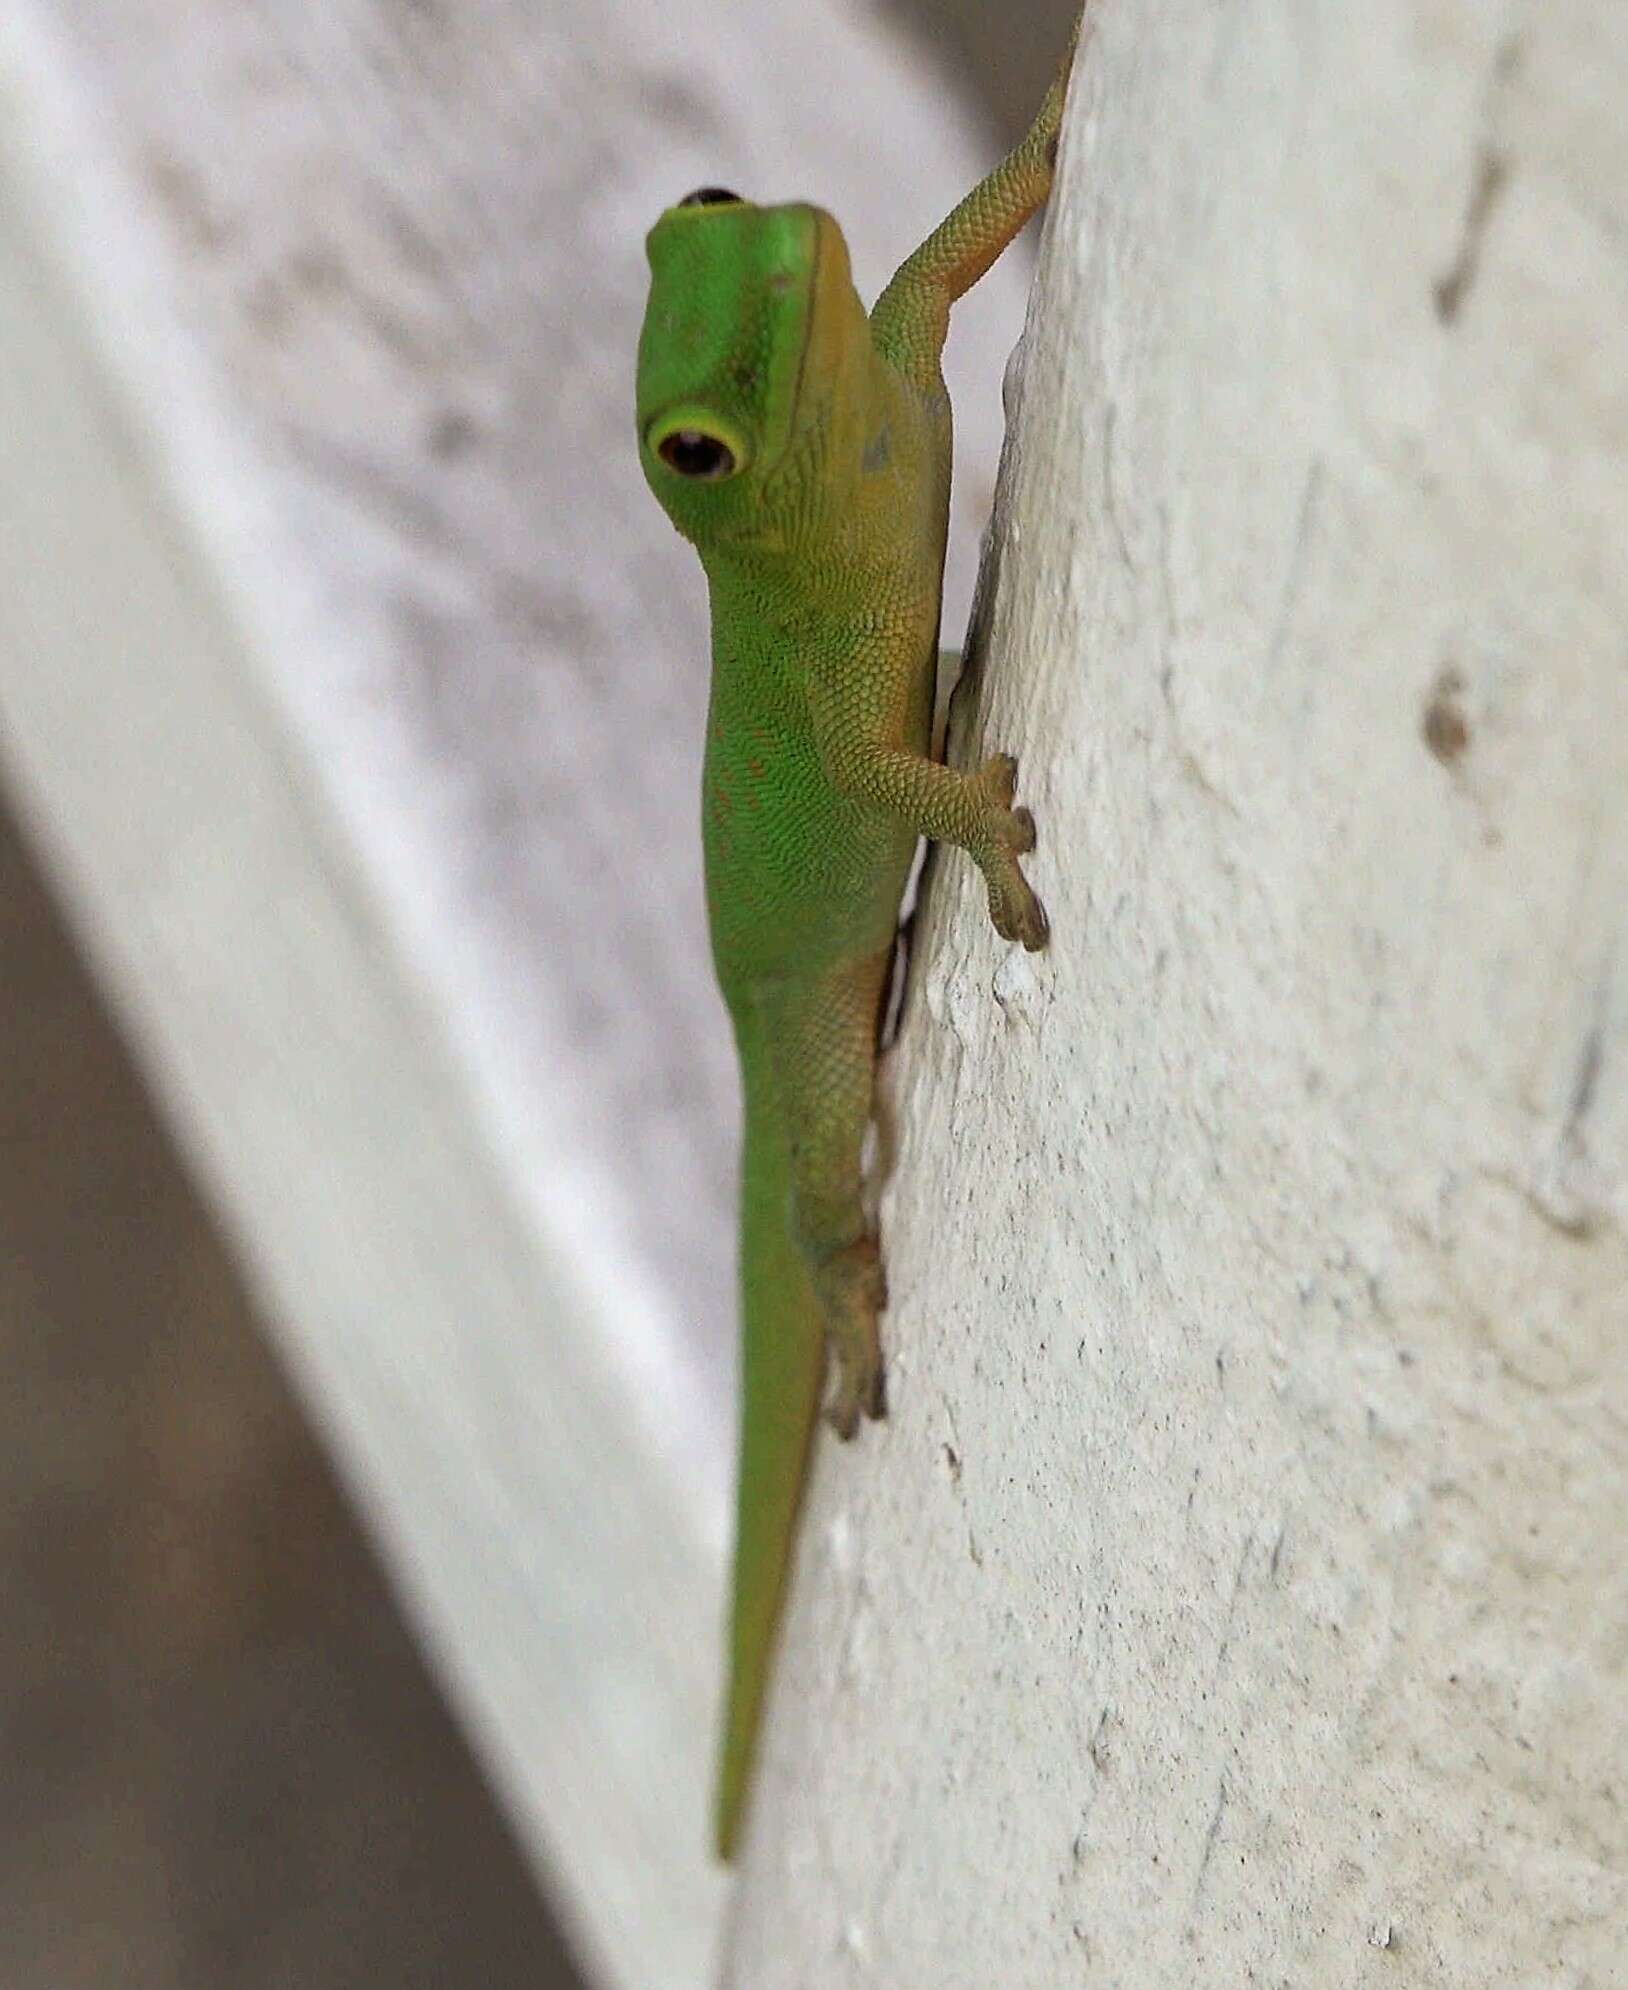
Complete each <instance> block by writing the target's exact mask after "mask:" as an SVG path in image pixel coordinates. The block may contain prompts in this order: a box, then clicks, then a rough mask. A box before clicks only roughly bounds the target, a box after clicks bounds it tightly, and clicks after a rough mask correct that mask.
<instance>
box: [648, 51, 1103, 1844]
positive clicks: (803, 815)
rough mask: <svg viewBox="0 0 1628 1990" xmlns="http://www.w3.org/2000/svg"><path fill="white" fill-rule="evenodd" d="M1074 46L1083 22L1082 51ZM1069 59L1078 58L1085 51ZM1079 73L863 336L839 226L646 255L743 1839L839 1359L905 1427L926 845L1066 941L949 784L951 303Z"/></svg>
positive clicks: (718, 221)
mask: <svg viewBox="0 0 1628 1990" xmlns="http://www.w3.org/2000/svg"><path fill="white" fill-rule="evenodd" d="M1077 34H1078V29H1077V28H1076V36H1077ZM1072 51H1073V43H1072V42H1071V43H1070V51H1069V52H1070V56H1072ZM1067 71H1068V62H1067V60H1065V63H1064V65H1063V69H1062V71H1061V73H1060V74H1059V76H1058V78H1057V80H1056V82H1055V83H1054V84H1053V86H1052V88H1051V90H1050V92H1049V93H1048V95H1047V97H1046V99H1045V102H1044V103H1043V105H1042V106H1041V109H1040V112H1039V114H1038V116H1037V117H1036V119H1035V122H1034V124H1033V125H1032V126H1031V128H1030V130H1029V132H1028V134H1027V136H1026V137H1025V138H1024V139H1023V140H1022V142H1021V143H1020V144H1019V145H1018V146H1017V147H1016V148H1015V149H1014V150H1013V151H1012V152H1011V153H1010V154H1009V155H1008V156H1007V158H1006V159H1005V160H1003V161H1002V163H1001V164H1000V165H999V166H998V167H996V169H995V170H994V171H993V172H992V173H991V174H990V175H989V176H988V177H987V178H986V179H984V180H982V181H981V182H980V183H979V185H978V186H977V187H975V188H974V189H973V191H972V192H971V193H970V194H969V195H968V196H967V197H966V199H965V200H963V201H962V202H961V203H960V205H959V206H958V207H956V208H955V209H954V211H953V212H952V213H951V214H950V215H949V217H948V218H947V219H946V220H945V221H944V222H943V223H942V224H941V225H940V226H939V227H938V228H937V229H935V230H934V232H933V233H932V234H931V235H930V236H929V237H928V238H927V240H926V241H925V242H924V243H923V244H922V245H921V247H920V248H919V249H917V250H916V251H915V253H914V254H913V255H912V256H910V257H909V258H908V260H907V261H906V262H905V263H903V264H902V265H901V267H900V268H899V270H898V272H897V273H896V274H895V276H894V277H893V279H892V280H891V282H890V283H889V284H888V286H887V288H886V289H885V290H884V291H883V293H882V295H881V297H880V298H879V299H878V300H877V303H876V305H875V307H874V309H873V310H872V311H871V312H870V313H869V314H868V315H867V313H866V311H865V309H864V307H863V305H862V304H861V303H860V300H859V298H858V296H857V294H856V292H855V290H854V285H853V279H852V275H851V273H850V269H849V261H848V251H847V246H846V244H845V242H844V240H843V236H842V231H841V229H840V228H839V227H838V225H837V223H836V222H835V221H834V220H833V219H832V218H831V216H830V215H828V214H826V213H824V212H823V211H822V210H821V209H819V208H817V207H813V206H810V205H807V204H805V203H792V204H788V205H784V206H774V207H760V206H756V205H754V204H753V203H751V202H749V201H744V200H741V199H739V198H737V197H736V196H735V195H733V194H730V193H727V192H725V191H724V190H723V189H721V188H704V189H702V190H701V191H700V192H698V193H696V194H694V195H691V196H690V197H689V198H688V199H687V200H685V201H683V202H681V203H680V204H679V205H678V206H676V207H674V208H670V209H668V211H667V212H666V213H665V214H663V215H662V216H661V218H660V219H659V220H658V221H657V223H656V225H655V227H654V228H653V229H652V230H651V232H650V234H649V237H648V238H647V245H646V246H647V251H648V255H649V260H650V268H651V288H650V297H649V303H648V306H647V309H646V314H645V321H644V328H643V332H642V334H641V337H640V344H639V365H638V394H637V403H638V429H639V444H640V457H641V462H642V465H643V468H644V471H645V475H646V477H647V479H648V481H649V483H650V486H651V488H652V490H653V491H654V492H655V495H656V496H657V498H658V499H659V500H660V501H661V503H662V505H663V507H664V508H665V509H666V511H667V513H668V515H669V517H670V518H671V520H672V522H673V523H674V525H675V526H676V527H677V528H678V530H679V531H680V532H681V533H682V534H683V535H684V536H685V537H686V538H687V539H689V540H690V541H691V542H692V543H693V544H694V546H695V548H696V551H697V552H698V553H699V555H700V558H701V563H702V566H703V568H704V569H705V572H706V578H707V585H708V590H709V594H710V599H711V610H712V691H711V702H710V708H709V712H708V719H707V739H706V757H705V766H704V771H703V777H702V798H703V799H702V833H703V844H704V852H705V863H706V884H707V913H708V920H709V926H710V931H711V938H712V950H713V958H714V962H715V965H716V969H717V975H718V982H719V986H720V988H721V990H722V992H723V996H724V1000H725V1002H726V1004H727V1006H728V1009H729V1014H730V1019H731V1022H732V1024H733V1026H734V1032H735V1041H736V1047H737V1050H738V1053H739V1058H740V1070H741V1083H742V1092H743V1108H744V1142H743V1154H742V1163H741V1190H740V1300H741V1315H742V1388H741V1397H742V1414H741V1441H740V1460H739V1480H738V1495H737V1515H736V1550H735V1570H734V1584H733V1593H732V1600H731V1610H730V1633H729V1664H730V1677H729V1686H728V1692H727V1701H726V1711H725V1720H724V1735H723V1746H722V1759H721V1764H720V1770H719V1778H718V1791H717V1806H716V1815H715V1837H716V1843H717V1847H718V1850H719V1852H720V1854H721V1856H723V1857H724V1858H726V1859H727V1858H729V1857H731V1856H732V1854H733V1852H734V1850H735V1846H736V1842H737V1839H738V1836H739V1831H740V1825H741V1818H742V1813H743V1807H744V1802H745V1796H746V1791H747V1789H748V1786H749V1781H750V1775H751V1769H752V1762H753V1755H754V1751H755V1747H756V1736H757V1730H758V1726H759V1722H760V1718H761V1712H762V1703H763V1697H764V1691H765V1686H766V1682H767V1677H768V1670H769V1665H770V1661H771V1657H772V1652H773V1645H774V1638H775V1633H776V1629H777V1625H778V1621H779V1617H780V1612H781V1607H782V1603H783V1599H784V1593H785V1586H786V1577H787V1571H788V1567H789V1562H790V1556H791V1550H792V1544H793V1540H794V1535H795V1528H796V1520H797V1511H798V1506H799V1503H800V1500H801V1494H802V1487H803V1481H804V1477H805V1475H806V1469H807V1459H808V1451H809V1445H810V1441H811V1437H812V1433H813V1430H814V1428H815V1425H816V1422H817V1419H818V1413H819V1405H820V1398H821V1393H822V1388H823V1387H824V1383H825V1377H826V1373H827V1365H828V1358H829V1362H830V1366H831V1367H832V1368H833V1369H834V1383H833V1386H832V1389H831V1395H830V1401H829V1404H828V1406H827V1410H826V1415H827V1418H828V1420H829V1421H830V1423H831V1424H832V1425H833V1427H834V1428H835V1429H836V1431H837V1432H838V1433H839V1435H841V1436H843V1437H851V1436H852V1435H853V1434H854V1432H855V1430H856V1429H857V1427H858V1424H859V1422H860V1420H861V1418H862V1417H866V1416H869V1417H879V1416H880V1415H882V1413H883V1407H884V1402H883V1369H882V1360H881V1352H880V1346H879V1341H878V1333H877V1317H878V1314H879V1313H880V1311H881V1309H882V1307H883V1306H884V1304H885V1300H886V1293H885V1285H884V1280H883V1275H882V1264H881V1256H880V1252H879V1249H878V1243H877V1239H876V1237H875V1235H874V1234H873V1233H872V1231H871V1229H870V1228H869V1226H868V1224H867V1221H866V1217H865V1212H864V1208H863V1205H862V1194H861V1192H862V1174H861V1152H862V1148H863V1144H864V1139H865V1133H866V1129H867V1126H868V1124H869V1121H870V1117H871V1106H872V1091H873V1084H874V1075H875V1061H876V1041H877V1029H878V1022H879V1015H880V1010H881V1006H882V1003H883V1000H884V997H885V994H886V989H887V983H888V975H889V969H890V965H891V959H892V952H893V944H894V937H895V930H896V926H897V920H898V910H899V901H900V897H901V894H902V892H903V889H904V885H905V881H906V877H907V875H908V872H909V869H910V864H911V860H912V856H913V854H914V851H915V847H916V843H917V839H918V838H919V837H922V836H926V837H930V838H934V839H936V840H939V841H943V842H949V843H953V844H955V845H957V846H958V847H959V848H961V849H963V850H965V851H967V852H968V853H969V854H970V855H971V856H972V857H973V859H974V860H975V861H976V863H977V864H978V866H979V868H980V870H981V871H982V873H983V876H984V879H985V882H986V885H987V887H988V895H989V908H990V914H991V917H992V919H993V920H994V923H995V926H996V928H997V930H998V931H999V932H1000V933H1001V934H1002V936H1003V937H1005V938H1007V939H1010V940H1016V941H1020V942H1021V943H1022V944H1023V945H1024V946H1026V947H1029V948H1039V947H1041V946H1043V945H1044V944H1045V940H1046V921H1045V914H1044V912H1043V911H1042V909H1041V906H1040V902H1039V900H1038V899H1037V898H1036V897H1035V895H1034V893H1033V891H1032V890H1031V889H1030V887H1029V885H1028V883H1027V881H1026V880H1025V878H1024V876H1023V872H1022V869H1021V867H1020V863H1019V859H1020V857H1021V856H1023V855H1024V854H1025V853H1026V852H1027V851H1029V850H1031V849H1032V848H1033V847H1034V823H1033V820H1032V818H1031V817H1030V815H1029V813H1028V811H1027V810H1026V809H1022V808H1018V807H1014V805H1013V789H1014V782H1015V778H1016V772H1017V769H1016V765H1015V763H1014V761H1013V760H1012V759H1011V758H1010V756H1008V755H1005V754H995V755H994V756H992V757H991V758H990V759H988V760H986V761H985V762H984V763H983V765H982V766H981V767H979V768H978V769H977V770H976V771H975V772H971V773H963V772H959V771H956V770H954V769H951V768H949V767H946V766H943V765H941V764H939V763H937V762H935V761H934V760H933V759H932V757H931V755H930V750H929V748H930V729H931V724H932V706H933V695H934V684H935V677H936V670H937V660H938V633H939V631H938V624H939V605H940V594H941V590H942V584H943V571H944V546H945V534H946V530H947V525H948V518H949V488H950V455H951V428H950V405H949V397H948V394H947V393H946V391H945V387H944V378H943V373H942V371H941V365H940V358H941V354H942V351H943V346H944V338H945V334H946V332H947V330H948V326H949V314H950V306H951V304H952V303H953V302H954V300H955V299H956V298H957V297H959V296H960V295H961V294H962V293H963V292H964V291H966V290H967V289H968V288H970V286H971V285H972V284H974V283H975V282H976V281H977V280H978V278H979V277H980V276H982V275H983V274H984V272H985V271H986V270H987V269H988V268H989V267H990V265H991V264H992V263H993V262H994V261H995V259H996V258H997V257H998V256H999V255H1000V253H1001V251H1002V250H1003V249H1004V248H1005V247H1006V245H1007V243H1008V242H1010V241H1011V239H1012V237H1013V236H1014V235H1015V234H1016V233H1017V232H1018V230H1019V229H1020V228H1021V227H1022V226H1023V224H1024V222H1025V221H1027V220H1028V218H1029V217H1030V215H1031V214H1033V213H1034V211H1035V210H1036V209H1037V208H1038V207H1039V206H1040V205H1041V204H1042V202H1043V201H1044V200H1045V198H1046V195H1047V192H1048V191H1049V189H1050V185H1051V177H1052V167H1053V161H1054V157H1055V151H1056V138H1057V130H1058V124H1059V120H1060V117H1061V112H1062V100H1063V90H1064V85H1065V82H1066V77H1067Z"/></svg>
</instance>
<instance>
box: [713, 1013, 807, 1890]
mask: <svg viewBox="0 0 1628 1990" xmlns="http://www.w3.org/2000/svg"><path fill="white" fill-rule="evenodd" d="M741 1052H742V1055H741V1068H742V1073H743V1077H744V1082H745V1090H746V1138H745V1146H744V1152H743V1154H742V1159H741V1219H740V1255H741V1263H740V1287H741V1321H742V1329H743V1331H742V1335H741V1366H742V1374H741V1390H740V1400H741V1437H740V1460H739V1478H738V1483H737V1492H736V1518H735V1570H734V1588H733V1593H732V1595H731V1598H730V1606H729V1684H728V1688H727V1697H726V1701H725V1709H724V1725H723V1745H722V1751H721V1756H720V1761H719V1767H718V1782H717V1793H716V1799H715V1805H714V1812H713V1842H714V1845H715V1847H716V1850H717V1853H718V1856H719V1858H720V1859H724V1860H729V1859H732V1858H733V1857H734V1855H735V1850H736V1847H737V1846H738V1844H739V1842H740V1834H741V1825H742V1821H743V1818H744V1815H745V1809H746V1801H747V1796H748V1793H749V1791H750V1789H751V1784H752V1774H753V1768H754V1764H755V1762H756V1757H757V1744H758V1731H759V1729H760V1727H761V1725H762V1719H763V1701H764V1695H765V1691H766V1688H767V1685H768V1680H769V1674H770V1668H771V1665H772V1663H773V1659H774V1650H775V1644H776V1640H777V1637H778V1634H779V1628H780V1619H781V1615H782V1612H783V1610H784V1607H785V1600H786V1590H787V1583H788V1577H789V1574H790V1568H791V1560H792V1552H793V1547H794V1545H795V1541H796V1534H797V1516H798V1509H799V1508H800V1506H801V1504H802V1497H803V1484H804V1481H805V1479H806V1478H807V1475H808V1458H809V1450H810V1444H811V1440H812V1438H813V1433H814V1427H815V1424H816V1422H817V1420H818V1417H819V1407H820V1395H821V1389H822V1385H823V1382H824V1379H825V1326H824V1320H823V1317H822V1315H821V1313H820V1309H819V1305H818V1302H817V1301H816V1299H815V1296H814V1288H813V1283H812V1281H811V1279H810V1276H809V1269H808V1263H807V1260H806V1258H805V1257H804V1255H803V1253H802V1251H801V1250H799V1249H798V1247H797V1245H796V1243H795V1242H794V1241H793V1239H792V1235H791V1225H790V1203H791V1155H790V1148H789V1144H788V1141H787V1138H786V1133H785V1128H784V1126H783V1124H782V1122H781V1119H780V1115H779V1112H778V1109H777V1108H776V1106H775V1103H774V1100H773V1098H772V1095H771V1092H770V1087H769V1083H768V1075H767V1071H766V1068H765V1060H764V1059H763V1058H762V1057H761V1056H758V1055H754V1054H753V1047H752V1046H751V1045H750V1044H749V1043H748V1042H747V1041H746V1040H745V1038H744V1037H743V1040H742V1043H741Z"/></svg>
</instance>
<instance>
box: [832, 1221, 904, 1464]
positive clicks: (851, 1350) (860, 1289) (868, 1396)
mask: <svg viewBox="0 0 1628 1990" xmlns="http://www.w3.org/2000/svg"><path fill="white" fill-rule="evenodd" d="M814 1281H815V1286H816V1289H817V1290H818V1292H819V1295H820V1300H821V1303H822V1304H823V1306H824V1308H825V1322H826V1327H825V1330H826V1337H827V1340H828V1342H829V1345H830V1348H831V1353H832V1357H833V1359H834V1362H835V1366H836V1387H835V1389H834V1390H833V1391H832V1395H831V1401H830V1403H829V1404H828V1405H827V1407H826V1411H825V1420H826V1422H827V1423H829V1424H830V1426H831V1428H832V1429H833V1430H834V1431H835V1432H836V1433H837V1435H838V1437H840V1438H843V1439H844V1440H846V1439H848V1438H850V1437H852V1436H853V1434H854V1432H855V1431H856V1430H858V1428H859V1419H860V1417H861V1416H867V1417H873V1418H880V1417H884V1416H886V1414H887V1399H886V1391H885V1386H884V1376H883V1369H882V1349H881V1342H880V1340H879V1338H878V1335H877V1331H876V1316H877V1314H878V1313H880V1312H881V1310H882V1308H883V1307H884V1306H885V1305H886V1304H887V1281H886V1279H885V1278H884V1276H883V1273H882V1260H881V1256H880V1253H879V1252H878V1250H877V1247H876V1239H875V1238H874V1237H861V1238H860V1239H859V1240H858V1241H857V1242H856V1243H852V1244H849V1245H848V1246H847V1247H846V1248H845V1249H843V1250H840V1251H838V1252H837V1253H836V1254H835V1255H834V1256H833V1257H829V1258H827V1259H826V1261H825V1263H824V1264H822V1265H821V1266H820V1268H819V1270H818V1271H817V1272H816V1273H815V1274H814Z"/></svg>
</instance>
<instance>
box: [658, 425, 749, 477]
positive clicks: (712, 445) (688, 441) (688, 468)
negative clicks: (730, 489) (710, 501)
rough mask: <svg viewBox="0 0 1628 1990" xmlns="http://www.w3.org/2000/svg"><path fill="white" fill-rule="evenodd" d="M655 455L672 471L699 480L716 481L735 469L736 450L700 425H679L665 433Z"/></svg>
mask: <svg viewBox="0 0 1628 1990" xmlns="http://www.w3.org/2000/svg"><path fill="white" fill-rule="evenodd" d="M656 454H657V455H658V456H659V457H660V458H661V460H662V461H663V462H664V463H665V464H666V465H667V467H668V468H669V469H670V470H676V471H677V472H678V474H679V475H680V476H681V477H693V478H694V479H695V480H696V481H697V482H705V483H715V482H716V481H717V480H718V479H719V478H720V477H727V476H730V475H731V474H732V473H733V471H734V468H735V452H734V450H732V449H731V448H730V447H729V445H728V443H727V442H720V441H719V440H718V438H717V436H715V435H707V434H706V433H705V432H704V431H703V430H701V429H698V428H678V429H674V430H673V432H672V434H671V435H664V436H663V437H662V439H661V441H660V442H658V443H657V444H656Z"/></svg>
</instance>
